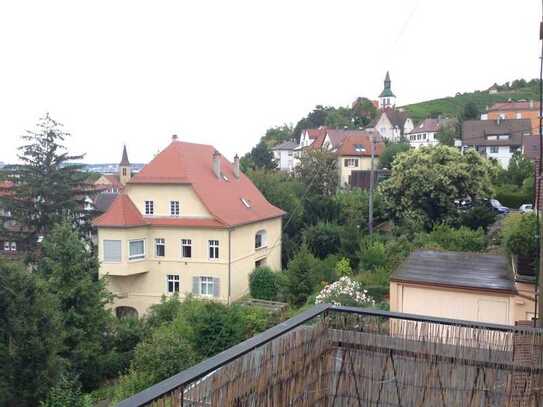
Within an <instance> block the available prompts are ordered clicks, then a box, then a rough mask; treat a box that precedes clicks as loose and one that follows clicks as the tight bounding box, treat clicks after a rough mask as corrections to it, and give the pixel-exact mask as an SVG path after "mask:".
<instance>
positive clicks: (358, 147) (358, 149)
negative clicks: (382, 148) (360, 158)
mask: <svg viewBox="0 0 543 407" xmlns="http://www.w3.org/2000/svg"><path fill="white" fill-rule="evenodd" d="M354 151H356V152H357V153H362V152H364V151H366V149H365V148H364V146H363V145H362V144H355V145H354Z"/></svg>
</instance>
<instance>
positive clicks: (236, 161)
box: [234, 154, 239, 179]
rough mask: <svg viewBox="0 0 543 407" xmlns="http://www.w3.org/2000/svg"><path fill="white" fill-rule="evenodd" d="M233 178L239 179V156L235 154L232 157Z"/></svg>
mask: <svg viewBox="0 0 543 407" xmlns="http://www.w3.org/2000/svg"><path fill="white" fill-rule="evenodd" d="M234 177H236V178H237V179H239V156H238V155H237V154H236V155H235V157H234Z"/></svg>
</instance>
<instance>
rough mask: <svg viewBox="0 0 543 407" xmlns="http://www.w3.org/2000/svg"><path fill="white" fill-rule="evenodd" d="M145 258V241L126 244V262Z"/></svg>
mask: <svg viewBox="0 0 543 407" xmlns="http://www.w3.org/2000/svg"><path fill="white" fill-rule="evenodd" d="M143 258H145V241H144V240H143V239H139V240H131V241H130V242H128V260H139V259H143Z"/></svg>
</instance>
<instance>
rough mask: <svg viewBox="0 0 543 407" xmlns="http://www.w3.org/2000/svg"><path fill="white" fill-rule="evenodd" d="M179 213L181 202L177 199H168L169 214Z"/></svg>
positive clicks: (177, 214)
mask: <svg viewBox="0 0 543 407" xmlns="http://www.w3.org/2000/svg"><path fill="white" fill-rule="evenodd" d="M180 214H181V204H180V203H179V201H170V216H176V217H177V216H179V215H180Z"/></svg>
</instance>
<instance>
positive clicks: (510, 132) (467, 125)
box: [462, 117, 532, 168]
mask: <svg viewBox="0 0 543 407" xmlns="http://www.w3.org/2000/svg"><path fill="white" fill-rule="evenodd" d="M531 134H532V132H531V122H530V120H528V119H512V120H510V119H502V118H501V117H498V118H497V119H496V120H466V121H464V123H463V124H462V146H463V147H462V148H466V147H472V148H475V149H476V150H477V151H478V152H479V153H481V154H482V155H483V156H485V157H486V158H492V159H495V160H496V161H497V162H498V163H499V164H500V165H501V166H502V167H503V168H507V167H508V166H509V161H510V160H511V157H512V156H513V154H514V153H515V152H517V151H523V145H524V144H525V139H527V138H528V137H531Z"/></svg>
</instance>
